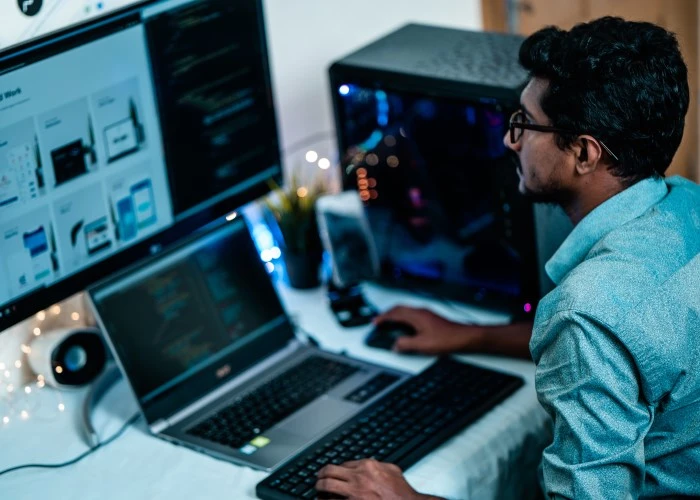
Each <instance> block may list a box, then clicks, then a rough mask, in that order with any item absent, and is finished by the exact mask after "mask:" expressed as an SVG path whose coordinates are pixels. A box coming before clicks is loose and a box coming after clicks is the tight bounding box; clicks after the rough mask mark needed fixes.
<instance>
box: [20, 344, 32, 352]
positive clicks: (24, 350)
mask: <svg viewBox="0 0 700 500" xmlns="http://www.w3.org/2000/svg"><path fill="white" fill-rule="evenodd" d="M20 350H21V351H22V352H23V353H24V354H30V353H31V352H32V348H31V347H29V346H28V345H25V344H22V345H21V346H20Z"/></svg>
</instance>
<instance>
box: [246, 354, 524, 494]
mask: <svg viewBox="0 0 700 500" xmlns="http://www.w3.org/2000/svg"><path fill="white" fill-rule="evenodd" d="M522 385H523V381H522V379H521V378H519V377H514V376H512V375H506V374H504V373H500V372H496V371H493V370H487V369H484V368H480V367H476V366H474V365H470V364H466V363H461V362H458V361H455V360H452V359H449V358H443V359H440V360H438V361H436V362H435V363H434V364H433V365H431V366H430V367H429V368H427V369H426V370H424V371H423V372H422V373H420V374H418V375H415V376H413V377H411V378H409V379H408V380H406V381H405V382H404V383H402V384H401V385H399V386H398V387H396V388H395V389H393V390H392V391H391V392H389V393H387V394H386V395H384V396H382V398H381V399H379V400H377V401H376V402H375V403H373V404H372V405H371V406H369V407H368V408H366V409H365V410H363V411H362V412H360V413H359V414H358V415H356V416H355V417H354V418H353V419H351V420H349V421H348V422H346V423H345V424H343V425H342V426H341V427H340V428H338V429H336V430H335V431H333V432H332V433H331V434H329V435H327V436H325V437H324V438H322V439H320V440H319V441H317V442H316V443H314V444H313V445H312V446H310V447H309V448H307V449H306V450H305V451H304V452H302V453H301V454H300V455H298V456H297V457H296V458H294V459H293V460H292V461H290V462H287V463H286V464H285V465H283V466H282V467H281V468H279V469H277V471H275V472H274V473H272V474H271V475H270V476H268V478H267V479H265V480H264V481H261V482H260V483H258V485H257V487H256V490H255V491H256V493H257V495H258V497H259V498H262V499H269V500H287V499H292V498H316V497H317V496H318V494H317V492H316V490H315V488H314V485H315V484H316V474H317V472H318V471H319V469H321V467H323V466H324V465H326V464H341V463H343V462H347V461H348V460H360V459H362V458H369V457H373V458H376V459H377V460H380V461H382V462H389V463H394V464H396V465H398V466H399V467H401V469H403V470H406V469H407V468H408V467H410V466H411V465H413V464H414V463H416V462H417V461H418V460H420V459H421V458H422V457H424V456H425V455H427V454H428V453H430V452H431V451H432V450H434V449H435V448H437V447H438V446H439V445H441V444H442V443H444V442H445V441H446V440H447V439H449V438H450V437H452V436H453V435H455V434H457V433H458V432H459V431H461V430H462V429H463V428H465V427H466V426H467V425H468V424H470V423H472V422H473V421H475V420H476V419H477V418H479V417H480V416H481V415H483V414H484V413H486V412H487V411H489V410H490V409H491V408H493V407H494V406H495V405H496V404H498V403H499V402H501V401H502V400H504V399H505V398H507V397H508V396H509V395H510V394H512V393H513V392H514V391H515V390H517V389H518V388H519V387H520V386H522Z"/></svg>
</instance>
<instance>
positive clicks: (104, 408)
mask: <svg viewBox="0 0 700 500" xmlns="http://www.w3.org/2000/svg"><path fill="white" fill-rule="evenodd" d="M278 290H279V292H280V296H281V297H282V300H283V302H284V303H285V306H286V308H287V311H288V312H289V314H290V315H291V316H292V318H293V319H294V321H295V322H296V323H297V324H298V325H299V326H300V327H301V328H302V329H303V330H305V331H308V332H312V333H313V334H314V335H315V336H316V338H317V340H318V341H319V343H320V344H321V346H322V347H323V348H325V349H327V350H330V351H335V352H339V351H342V350H344V351H346V353H347V354H348V355H350V356H354V357H357V358H361V359H366V360H371V361H373V362H377V363H380V364H385V365H388V366H392V367H396V368H399V369H403V370H406V371H409V372H418V371H420V370H421V369H423V368H424V367H426V366H428V365H429V364H430V363H431V362H432V358H431V357H426V356H406V355H403V356H402V355H398V354H395V353H392V352H388V351H381V350H377V349H372V348H369V347H366V346H365V345H364V344H363V339H364V337H365V335H366V334H367V333H368V332H369V330H370V327H369V326H363V327H357V328H350V329H344V328H341V327H340V326H339V325H338V324H337V323H336V321H335V319H334V318H333V316H332V314H331V312H330V310H329V309H328V307H327V305H326V304H327V301H326V298H325V293H324V291H323V290H321V289H314V290H310V291H297V290H290V289H289V288H287V287H286V286H284V285H278ZM365 294H366V297H367V299H368V300H369V301H370V302H372V303H373V304H375V305H376V306H377V307H378V308H379V309H380V310H385V309H387V308H389V307H391V306H393V305H396V304H405V305H416V306H426V305H427V306H428V307H431V308H432V309H433V310H435V312H437V313H440V314H443V315H444V316H446V317H451V318H453V319H457V320H459V319H461V320H463V321H467V320H476V321H480V322H484V323H498V322H502V321H504V318H503V317H499V316H498V315H493V314H487V313H484V312H482V311H478V310H474V309H469V308H466V307H456V306H452V305H449V304H447V303H436V302H430V301H428V300H426V299H423V298H419V297H415V296H411V295H407V294H401V293H397V292H395V291H389V290H384V289H381V288H377V287H369V286H368V287H365ZM461 357H462V358H463V359H465V360H468V361H471V362H474V363H477V364H481V365H483V366H486V367H492V368H496V369H500V370H502V371H506V372H510V373H514V374H517V375H520V376H522V377H523V378H524V379H525V382H526V384H525V386H524V387H522V388H521V389H520V390H519V391H518V392H516V393H515V394H514V395H513V396H511V397H510V398H508V399H507V400H506V401H504V402H503V403H502V404H500V405H498V406H497V407H496V408H494V409H493V410H492V411H491V412H489V413H488V414H486V415H485V416H484V417H483V418H481V419H480V420H479V421H477V422H475V423H474V424H473V425H471V426H470V427H469V428H467V429H466V430H465V431H463V432H462V433H461V434H459V435H457V436H456V437H454V438H453V439H451V440H450V441H448V442H447V443H446V444H445V445H443V446H442V447H440V448H439V449H437V450H436V451H435V452H433V453H431V454H430V455H429V456H427V457H425V458H424V459H423V460H422V461H420V462H418V463H417V464H416V465H414V466H413V467H411V468H410V469H409V470H408V471H407V473H406V478H407V479H408V481H409V482H410V483H411V485H412V486H413V487H414V488H416V489H417V490H418V491H421V492H425V493H433V494H437V495H441V496H446V497H449V498H478V499H485V498H528V497H532V496H533V495H534V493H535V491H536V488H537V487H536V475H535V470H536V467H537V463H538V461H539V459H540V457H541V452H542V449H543V448H544V446H545V444H546V440H547V430H546V428H547V418H546V415H545V413H544V411H543V410H542V408H541V407H540V405H539V403H538V401H537V398H536V394H535V389H534V365H533V364H532V363H530V362H527V361H521V360H514V359H508V358H501V357H489V356H478V355H465V356H461ZM42 391H43V392H42V395H41V397H39V398H34V401H35V405H37V406H36V408H35V409H34V411H33V415H32V417H31V418H30V419H29V420H27V421H17V422H12V423H11V424H9V425H7V426H4V427H0V470H3V469H6V468H8V467H12V466H14V465H18V464H24V463H54V462H63V461H66V460H69V459H71V458H73V457H75V456H77V455H79V454H81V453H83V452H84V451H86V449H87V446H86V444H85V438H84V435H83V432H82V424H81V418H80V411H81V405H82V401H83V398H84V396H85V392H86V391H85V390H84V389H82V390H78V391H75V392H69V393H66V392H64V393H60V394H59V393H58V392H57V391H55V390H52V389H42ZM59 398H60V399H61V401H62V402H63V403H64V405H65V408H66V410H65V411H64V412H58V410H57V409H56V408H57V405H58V402H59ZM136 412H137V406H136V402H135V401H134V399H133V397H132V395H131V393H130V391H129V390H128V388H127V386H126V384H125V383H124V382H123V381H120V382H119V383H118V384H117V385H116V386H115V387H114V388H113V389H112V390H110V392H109V393H108V394H107V395H106V397H105V398H104V399H103V400H102V402H101V403H100V404H99V406H98V408H97V409H96V411H95V414H94V415H93V421H94V423H95V426H96V429H97V431H98V432H99V434H100V436H101V439H103V440H104V439H106V438H108V437H109V436H111V435H112V434H113V433H114V432H116V431H117V430H118V429H119V428H120V427H121V425H122V424H123V423H124V422H125V421H126V420H127V419H128V418H129V417H131V416H132V415H133V414H134V413H136ZM0 425H1V424H0ZM265 476H266V473H264V472H260V471H254V470H252V469H250V468H247V467H239V466H236V465H233V464H231V463H228V462H224V461H220V460H216V459H214V458H211V457H208V456H206V455H203V454H200V453H196V452H194V451H191V450H189V449H187V448H183V447H179V446H175V445H173V444H170V443H167V442H165V441H162V440H160V439H157V438H154V437H152V436H150V435H149V434H148V431H147V429H146V427H145V425H144V423H143V421H142V420H141V421H139V422H138V423H137V424H136V425H134V426H132V427H130V428H129V429H127V431H126V432H125V433H124V434H123V435H122V436H121V437H120V438H118V439H117V440H115V441H114V442H112V443H111V444H109V445H108V446H106V447H104V448H101V449H99V450H97V451H96V452H95V453H93V454H91V455H90V456H88V457H87V458H85V459H84V460H82V461H81V462H79V463H77V464H74V465H71V466H68V467H64V468H61V469H25V470H20V471H17V472H13V473H10V474H7V475H5V476H2V477H0V492H1V494H0V496H2V498H8V499H25V498H26V499H35V498H56V499H64V498H66V499H67V498H76V499H93V498H94V499H100V500H107V499H123V498H130V499H132V498H133V499H141V498H143V499H146V498H147V499H156V498H167V499H179V498H182V499H185V498H187V499H191V498H197V499H208V498H217V499H218V498H235V499H242V498H255V485H256V483H257V482H258V481H260V480H261V479H263V478H264V477H265Z"/></svg>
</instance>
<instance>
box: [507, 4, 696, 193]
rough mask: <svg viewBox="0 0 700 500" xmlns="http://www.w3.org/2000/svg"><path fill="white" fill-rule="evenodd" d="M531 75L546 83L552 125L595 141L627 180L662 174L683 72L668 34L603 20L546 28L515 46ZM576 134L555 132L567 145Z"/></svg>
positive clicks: (678, 133) (676, 139)
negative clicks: (567, 27) (566, 28)
mask: <svg viewBox="0 0 700 500" xmlns="http://www.w3.org/2000/svg"><path fill="white" fill-rule="evenodd" d="M520 64H522V66H523V67H524V68H525V69H526V70H528V71H529V72H530V76H531V77H537V78H543V79H546V80H548V81H549V87H548V89H547V91H546V92H545V94H544V95H543V96H542V101H541V103H540V104H541V106H542V110H543V111H544V112H545V113H546V114H547V116H548V117H549V118H550V120H551V121H552V125H554V126H555V127H559V128H562V129H565V130H571V131H572V132H574V133H575V134H590V135H592V136H593V137H595V138H596V139H600V140H601V141H603V142H604V143H605V145H606V146H608V147H609V148H610V149H611V150H612V152H613V153H615V155H616V156H617V157H618V158H619V160H620V162H619V163H617V162H614V160H613V159H612V158H610V162H611V163H612V165H611V167H610V168H611V172H612V173H613V174H614V175H616V176H619V177H622V178H623V180H624V182H625V183H626V184H627V185H631V184H634V183H635V182H636V181H638V180H641V179H644V178H647V177H652V176H663V175H664V172H665V171H666V169H667V168H668V166H669V165H670V164H671V160H672V158H673V155H674V154H675V152H676V150H677V149H678V145H679V144H680V142H681V138H682V137H683V125H684V122H685V114H686V112H687V111H688V70H687V68H686V65H685V63H684V62H683V58H682V56H681V53H680V49H679V47H678V42H677V41H676V37H675V36H674V35H673V33H670V32H668V31H666V30H665V29H663V28H661V27H659V26H656V25H654V24H651V23H644V22H630V21H625V20H624V19H621V18H619V17H603V18H601V19H597V20H595V21H591V22H589V23H582V24H578V25H576V26H574V27H573V28H572V29H571V30H570V31H563V30H560V29H558V28H556V27H547V28H544V29H542V30H540V31H537V32H536V33H533V34H532V35H531V36H529V37H528V38H527V39H526V40H525V41H524V42H523V44H522V46H521V47H520ZM576 137H577V136H576V135H574V134H557V138H556V140H557V145H558V146H559V147H560V148H562V149H566V148H567V147H569V146H570V145H571V144H573V142H574V141H575V140H576Z"/></svg>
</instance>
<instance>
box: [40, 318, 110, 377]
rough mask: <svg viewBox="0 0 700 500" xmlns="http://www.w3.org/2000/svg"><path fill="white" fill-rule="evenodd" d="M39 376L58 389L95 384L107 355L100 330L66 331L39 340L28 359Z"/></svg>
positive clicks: (50, 334)
mask: <svg viewBox="0 0 700 500" xmlns="http://www.w3.org/2000/svg"><path fill="white" fill-rule="evenodd" d="M27 357H28V359H29V365H30V366H31V367H32V370H34V373H36V374H37V375H43V376H44V379H45V380H46V382H47V383H49V384H51V385H53V386H55V387H77V386H82V385H85V384H87V383H89V382H92V381H93V380H94V379H95V377H97V376H98V375H99V374H100V373H101V372H102V370H103V369H104V366H105V363H106V361H107V352H106V350H105V345H104V342H103V340H102V336H101V334H100V331H99V330H98V329H97V328H64V329H60V330H53V331H49V332H46V333H45V334H42V335H41V336H40V337H37V338H36V339H35V340H34V342H32V345H31V352H30V353H29V355H28V356H27Z"/></svg>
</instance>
